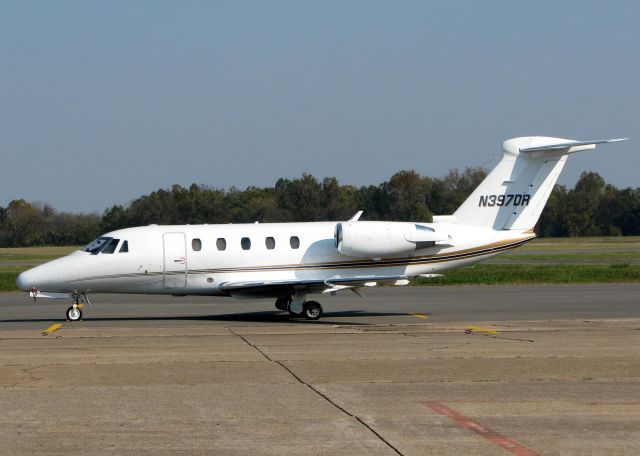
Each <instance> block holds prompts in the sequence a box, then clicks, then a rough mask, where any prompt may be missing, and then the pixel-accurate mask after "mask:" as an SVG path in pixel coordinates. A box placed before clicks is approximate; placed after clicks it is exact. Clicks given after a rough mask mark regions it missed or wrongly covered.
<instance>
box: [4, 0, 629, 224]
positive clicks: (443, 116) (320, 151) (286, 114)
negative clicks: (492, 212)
mask: <svg viewBox="0 0 640 456" xmlns="http://www.w3.org/2000/svg"><path fill="white" fill-rule="evenodd" d="M531 134H538V135H550V136H564V137H569V138H575V139H596V138H598V139H599V138H609V137H617V136H631V137H632V140H631V141H627V142H626V143H621V144H616V145H611V146H608V147H601V148H599V149H598V150H597V151H595V152H586V153H584V154H579V155H578V156H574V157H572V159H571V160H570V162H569V165H568V167H567V169H566V171H565V174H564V175H563V177H562V179H561V182H563V183H565V184H569V185H573V184H574V183H575V181H576V180H577V177H578V175H579V173H580V172H581V171H583V170H596V171H598V172H599V173H601V174H602V175H603V176H604V177H605V179H606V180H607V181H608V182H610V183H613V184H615V185H618V186H623V187H627V186H633V187H637V186H640V179H639V178H638V168H639V167H640V157H639V154H638V150H639V147H640V2H635V1H628V2H622V1H620V2H619V1H616V2H604V1H602V2H589V1H573V2H567V1H558V0H553V1H548V2H547V1H531V2H520V1H517V2H516V1H501V2H497V1H495V2H491V1H468V2H466V1H442V2H438V3H432V2H427V1H415V2H412V1H372V0H370V1H344V0H343V1H335V2H334V1H325V0H323V1H316V2H304V1H291V2H284V1H256V2H250V1H239V0H235V1H229V2H222V1H217V2H214V1H202V2H193V1H180V2H178V1H171V2H165V1H146V2H143V1H109V2H103V1H100V2H98V1H96V2H93V1H87V0H81V1H75V2H70V1H41V2H35V1H24V0H20V1H7V0H4V1H3V2H1V3H0V153H1V157H2V161H1V162H0V205H2V206H5V205H6V204H8V202H9V201H11V200H12V199H15V198H25V199H27V200H29V201H40V202H47V203H49V204H51V205H53V206H54V207H56V208H58V209H60V210H70V211H97V212H102V211H103V210H104V209H105V207H107V206H109V205H111V204H115V203H127V202H129V201H130V200H132V199H134V198H136V197H138V196H140V195H142V194H145V193H148V192H150V191H153V190H156V189H158V188H162V187H168V186H170V185H172V184H182V185H189V184H191V183H192V182H196V183H202V184H208V185H213V186H216V187H222V188H228V187H230V186H234V185H235V186H237V187H240V188H244V187H246V186H249V185H256V186H269V185H273V184H274V183H275V181H276V179H277V178H279V177H298V176H300V175H301V174H302V173H303V172H308V173H311V174H313V175H314V176H316V177H319V178H321V177H324V176H336V177H337V178H338V179H339V181H340V182H342V183H351V184H356V185H362V184H378V183H380V182H382V181H384V180H386V179H388V178H389V177H390V176H391V175H392V174H393V173H395V172H396V171H398V170H400V169H415V170H417V171H418V172H420V173H422V174H425V175H430V176H442V175H444V174H445V173H446V172H447V171H448V170H449V169H450V168H453V167H458V168H464V167H465V166H467V165H480V164H483V163H486V162H487V161H488V160H489V159H491V158H492V157H496V156H498V155H499V153H500V144H501V143H502V141H503V140H504V139H506V138H509V137H513V136H521V135H531Z"/></svg>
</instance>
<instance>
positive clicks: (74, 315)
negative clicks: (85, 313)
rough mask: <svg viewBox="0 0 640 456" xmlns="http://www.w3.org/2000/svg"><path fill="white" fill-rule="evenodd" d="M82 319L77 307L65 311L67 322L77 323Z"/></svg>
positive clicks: (80, 311)
mask: <svg viewBox="0 0 640 456" xmlns="http://www.w3.org/2000/svg"><path fill="white" fill-rule="evenodd" d="M81 319H82V310H80V308H79V307H77V306H71V307H69V308H68V309H67V320H69V321H78V320H81Z"/></svg>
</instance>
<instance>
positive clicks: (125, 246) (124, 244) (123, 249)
mask: <svg viewBox="0 0 640 456" xmlns="http://www.w3.org/2000/svg"><path fill="white" fill-rule="evenodd" d="M128 251H129V241H123V242H122V247H120V250H118V253H127V252H128Z"/></svg>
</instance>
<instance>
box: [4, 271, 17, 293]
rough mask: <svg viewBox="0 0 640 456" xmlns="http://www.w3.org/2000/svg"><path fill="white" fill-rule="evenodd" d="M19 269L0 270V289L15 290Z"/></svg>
mask: <svg viewBox="0 0 640 456" xmlns="http://www.w3.org/2000/svg"><path fill="white" fill-rule="evenodd" d="M18 274H20V271H8V272H4V271H2V272H0V291H16V290H17V288H16V278H17V277H18Z"/></svg>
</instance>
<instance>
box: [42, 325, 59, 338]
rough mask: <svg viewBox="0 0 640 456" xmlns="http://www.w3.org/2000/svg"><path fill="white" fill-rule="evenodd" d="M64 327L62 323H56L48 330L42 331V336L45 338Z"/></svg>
mask: <svg viewBox="0 0 640 456" xmlns="http://www.w3.org/2000/svg"><path fill="white" fill-rule="evenodd" d="M61 326H62V325H61V324H60V323H56V324H55V325H51V326H49V327H48V328H47V329H45V330H44V331H42V335H43V336H48V335H49V334H51V333H52V332H54V331H57V330H58V329H60V327H61Z"/></svg>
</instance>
